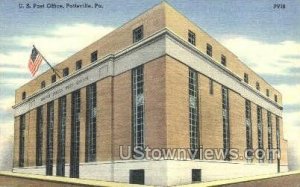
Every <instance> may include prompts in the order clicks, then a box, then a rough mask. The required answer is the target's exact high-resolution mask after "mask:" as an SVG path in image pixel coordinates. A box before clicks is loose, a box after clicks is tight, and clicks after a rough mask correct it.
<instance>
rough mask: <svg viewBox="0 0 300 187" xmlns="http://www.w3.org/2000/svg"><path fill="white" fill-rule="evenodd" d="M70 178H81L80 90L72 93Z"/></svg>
mask: <svg viewBox="0 0 300 187" xmlns="http://www.w3.org/2000/svg"><path fill="white" fill-rule="evenodd" d="M71 108H72V116H71V118H72V119H71V153H70V154H71V161H70V177H71V178H79V140H80V90H77V91H74V92H73V93H72V107H71Z"/></svg>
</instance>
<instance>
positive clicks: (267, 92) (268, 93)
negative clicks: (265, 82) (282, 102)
mask: <svg viewBox="0 0 300 187" xmlns="http://www.w3.org/2000/svg"><path fill="white" fill-rule="evenodd" d="M266 95H267V96H268V97H269V96H270V91H269V89H266Z"/></svg>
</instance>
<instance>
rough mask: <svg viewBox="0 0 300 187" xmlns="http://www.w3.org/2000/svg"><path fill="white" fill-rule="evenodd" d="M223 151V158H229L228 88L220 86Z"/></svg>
mask: <svg viewBox="0 0 300 187" xmlns="http://www.w3.org/2000/svg"><path fill="white" fill-rule="evenodd" d="M222 116H223V151H224V155H225V160H230V154H229V151H230V127H229V99H228V88H226V87H225V86H222Z"/></svg>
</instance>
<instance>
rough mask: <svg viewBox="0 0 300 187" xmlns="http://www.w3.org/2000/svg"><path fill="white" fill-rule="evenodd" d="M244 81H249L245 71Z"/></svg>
mask: <svg viewBox="0 0 300 187" xmlns="http://www.w3.org/2000/svg"><path fill="white" fill-rule="evenodd" d="M244 82H245V83H249V77H248V74H247V73H244Z"/></svg>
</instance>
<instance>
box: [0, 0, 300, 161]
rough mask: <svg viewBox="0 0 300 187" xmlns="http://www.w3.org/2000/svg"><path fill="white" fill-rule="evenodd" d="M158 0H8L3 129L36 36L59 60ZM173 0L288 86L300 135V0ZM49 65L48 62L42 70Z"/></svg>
mask: <svg viewBox="0 0 300 187" xmlns="http://www.w3.org/2000/svg"><path fill="white" fill-rule="evenodd" d="M24 2H25V3H30V4H32V3H37V4H39V3H40V4H41V3H45V4H47V3H50V2H51V3H58V4H65V3H66V2H68V3H70V4H72V3H73V2H77V3H79V4H81V3H85V2H86V3H90V4H94V3H99V4H102V5H103V8H102V9H47V8H44V9H19V4H20V3H22V4H25V3H24ZM159 2H161V1H160V0H151V1H150V0H146V1H141V0H126V1H125V0H122V1H121V0H119V1H108V0H101V1H100V0H99V1H87V0H85V1H84V0H81V1H66V0H61V1H50V0H49V1H41V0H36V1H30V0H28V1H22V0H13V1H12V0H4V1H3V0H2V1H1V4H0V131H1V129H2V131H3V129H6V131H5V132H7V133H8V134H9V132H8V130H7V129H12V128H10V127H11V126H12V122H13V115H12V109H11V105H13V103H14V90H15V89H16V88H17V87H18V86H20V85H22V84H24V83H26V82H27V81H29V80H30V79H32V77H31V75H30V73H29V71H28V69H27V61H28V58H29V55H30V50H31V46H32V44H35V45H36V46H37V47H38V48H39V49H40V51H42V52H43V54H44V56H45V57H46V58H47V59H48V60H49V61H50V62H51V63H52V64H56V63H58V62H60V61H62V60H63V59H65V58H67V57H68V56H70V55H71V54H73V53H74V52H76V51H78V50H80V49H81V48H83V47H85V46H86V45H88V44H89V43H91V42H93V41H95V40H96V39H98V38H100V37H102V36H103V35H105V34H106V33H108V32H110V31H111V30H113V29H114V28H116V27H118V26H120V25H122V24H123V23H125V22H126V21H128V20H130V19H132V18H134V17H135V16H137V15H138V14H140V13H142V12H143V11H145V10H147V9H149V8H151V7H152V6H154V5H155V4H158V3H159ZM167 2H169V3H170V4H171V5H172V6H174V7H175V8H176V9H177V10H179V11H180V12H182V13H183V14H184V15H185V16H186V17H188V18H189V19H190V20H192V21H193V22H195V23H196V24H197V25H199V26H200V27H201V28H202V29H204V30H205V31H207V32H208V33H209V34H210V35H212V36H213V37H215V38H217V39H218V40H219V41H220V42H221V43H222V44H224V45H225V46H226V47H227V48H228V49H230V50H231V51H233V52H234V53H235V54H236V55H237V56H238V57H239V58H240V59H241V60H242V61H243V62H244V63H246V64H247V65H248V66H250V67H251V68H252V69H254V70H255V71H256V72H258V73H259V74H260V75H261V76H262V77H263V78H265V79H266V80H267V81H269V82H270V83H271V84H272V85H274V87H275V88H277V89H278V90H279V91H281V92H282V94H283V101H284V125H285V137H286V138H287V139H288V140H289V141H290V145H293V144H294V143H295V142H297V141H298V142H299V138H298V135H299V134H300V119H298V118H299V116H300V97H299V92H300V19H299V18H300V1H298V0H285V1H284V0H251V1H250V0H248V1H245V0H214V1H204V0H189V1H183V0H169V1H167ZM275 3H277V4H285V8H284V9H274V4H275ZM47 68H48V67H47V66H46V65H45V64H44V65H43V66H42V67H41V69H40V72H39V73H41V72H43V71H45V70H46V69H47ZM1 127H2V128H1ZM4 127H5V128H4ZM0 135H1V132H0ZM2 135H3V133H2ZM0 140H1V137H0ZM293 142H294V143H293ZM0 143H1V141H0ZM296 145H297V144H296ZM298 154H299V153H298ZM299 155H300V154H299ZM299 157H300V156H299Z"/></svg>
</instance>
